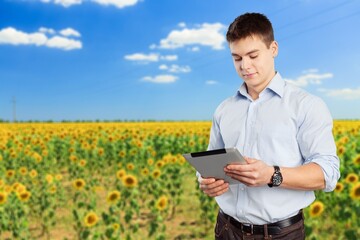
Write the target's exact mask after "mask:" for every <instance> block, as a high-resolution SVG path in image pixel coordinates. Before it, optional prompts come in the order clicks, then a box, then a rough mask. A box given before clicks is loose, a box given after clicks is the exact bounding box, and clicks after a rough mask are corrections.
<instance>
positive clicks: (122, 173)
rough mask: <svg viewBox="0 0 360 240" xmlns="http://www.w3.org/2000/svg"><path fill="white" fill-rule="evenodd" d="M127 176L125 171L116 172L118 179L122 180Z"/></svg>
mask: <svg viewBox="0 0 360 240" xmlns="http://www.w3.org/2000/svg"><path fill="white" fill-rule="evenodd" d="M125 175H126V171H125V170H124V169H120V170H119V171H117V172H116V177H117V178H118V179H119V180H121V179H122V178H123V177H124V176H125Z"/></svg>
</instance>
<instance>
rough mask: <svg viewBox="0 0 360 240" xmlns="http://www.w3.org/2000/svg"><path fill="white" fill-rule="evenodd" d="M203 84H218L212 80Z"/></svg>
mask: <svg viewBox="0 0 360 240" xmlns="http://www.w3.org/2000/svg"><path fill="white" fill-rule="evenodd" d="M205 83H206V84H208V85H215V84H218V82H217V81H214V80H208V81H206V82H205Z"/></svg>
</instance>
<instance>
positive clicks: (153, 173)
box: [152, 169, 161, 179]
mask: <svg viewBox="0 0 360 240" xmlns="http://www.w3.org/2000/svg"><path fill="white" fill-rule="evenodd" d="M160 175H161V171H160V170H159V169H155V170H154V171H153V172H152V176H153V178H154V179H156V178H158V177H160Z"/></svg>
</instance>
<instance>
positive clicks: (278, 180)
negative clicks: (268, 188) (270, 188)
mask: <svg viewBox="0 0 360 240" xmlns="http://www.w3.org/2000/svg"><path fill="white" fill-rule="evenodd" d="M272 182H273V185H274V186H280V184H281V183H282V176H281V174H278V173H275V174H274V176H273V179H272Z"/></svg>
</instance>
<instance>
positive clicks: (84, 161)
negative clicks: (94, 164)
mask: <svg viewBox="0 0 360 240" xmlns="http://www.w3.org/2000/svg"><path fill="white" fill-rule="evenodd" d="M79 166H80V167H85V166H86V160H85V159H81V160H80V162H79Z"/></svg>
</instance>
